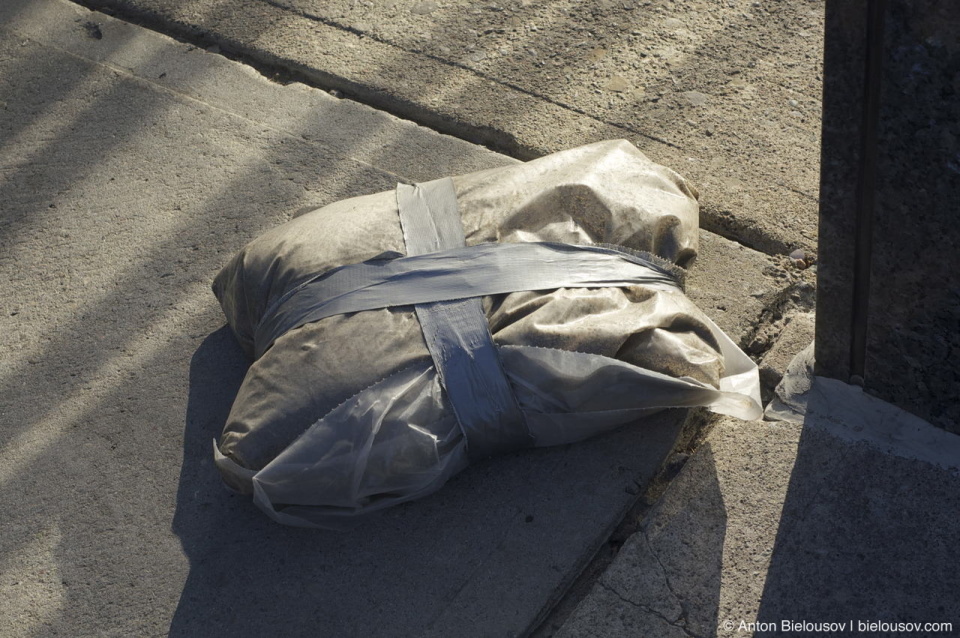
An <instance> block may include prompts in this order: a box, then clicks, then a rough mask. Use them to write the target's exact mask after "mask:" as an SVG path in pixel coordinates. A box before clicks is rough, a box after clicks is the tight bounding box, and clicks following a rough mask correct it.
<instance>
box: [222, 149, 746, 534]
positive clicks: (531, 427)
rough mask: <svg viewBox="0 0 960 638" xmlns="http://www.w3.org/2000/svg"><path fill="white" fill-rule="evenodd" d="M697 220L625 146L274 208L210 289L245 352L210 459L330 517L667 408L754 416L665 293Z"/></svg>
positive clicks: (274, 508) (707, 342) (690, 310)
mask: <svg viewBox="0 0 960 638" xmlns="http://www.w3.org/2000/svg"><path fill="white" fill-rule="evenodd" d="M697 235H698V205H697V194H696V192H695V191H694V190H693V188H692V187H691V186H690V185H688V184H687V182H686V181H685V180H684V179H683V178H682V177H680V176H679V175H677V174H676V173H675V172H673V171H671V170H669V169H667V168H664V167H662V166H658V165H657V164H654V163H652V162H651V161H650V160H648V159H647V158H646V157H645V156H644V155H643V154H641V153H640V152H639V151H638V150H637V149H636V148H634V147H633V146H632V145H631V144H629V143H628V142H625V141H611V142H601V143H596V144H590V145H588V146H584V147H580V148H576V149H572V150H569V151H564V152H560V153H556V154H553V155H549V156H546V157H543V158H541V159H537V160H534V161H531V162H527V163H524V164H517V165H512V166H506V167H503V168H496V169H491V170H486V171H481V172H477V173H471V174H469V175H463V176H459V177H453V178H445V179H441V180H437V181H433V182H427V183H424V184H418V185H404V184H401V185H398V187H397V189H396V190H395V191H389V192H384V193H377V194H375V195H366V196H362V197H355V198H352V199H348V200H344V201H340V202H336V203H334V204H331V205H329V206H325V207H323V208H320V209H318V210H314V211H312V212H309V213H306V214H304V215H301V216H299V217H296V218H294V219H292V220H291V221H289V222H287V223H285V224H282V225H280V226H278V227H276V228H274V229H272V230H270V231H268V232H266V233H264V234H263V235H261V236H260V237H258V238H257V239H255V240H254V241H252V242H250V243H249V244H248V245H247V246H246V247H245V248H243V249H242V250H241V251H240V252H239V253H238V254H237V255H236V256H235V257H234V258H233V259H232V260H231V261H230V263H228V264H227V265H226V266H225V267H224V268H223V270H222V271H221V272H220V273H219V274H218V275H217V277H216V279H215V281H214V284H213V289H214V292H215V294H216V296H217V298H218V299H219V301H220V304H221V306H222V308H223V311H224V313H225V314H226V317H227V321H228V322H229V324H230V327H231V328H232V329H233V332H234V333H235V334H236V336H237V339H238V340H239V341H240V343H241V345H242V346H243V347H244V349H245V350H246V351H247V352H248V353H249V354H250V356H251V357H252V358H253V359H254V361H253V364H252V365H251V366H250V369H249V371H248V372H247V375H246V378H245V379H244V381H243V384H242V386H241V387H240V390H239V393H238V394H237V397H236V400H235V401H234V404H233V408H232V410H231V412H230V416H229V418H228V420H227V423H226V426H225V428H224V431H223V436H222V437H221V439H220V442H219V444H218V445H215V449H214V456H215V459H216V463H217V466H218V467H219V469H220V471H221V473H222V475H223V478H224V480H225V481H226V483H227V484H228V485H229V486H231V487H233V488H234V489H236V490H239V491H241V492H244V493H251V494H253V498H254V501H255V502H256V504H257V505H258V506H259V507H260V508H262V509H263V510H264V511H265V512H266V513H267V514H269V515H270V516H271V517H272V518H274V519H276V520H277V521H279V522H281V523H287V524H292V525H308V526H320V527H342V526H343V525H344V523H347V522H349V521H352V520H355V519H356V518H357V517H358V516H360V515H363V514H366V513H369V512H374V511H377V510H381V509H383V508H385V507H388V506H391V505H394V504H397V503H400V502H403V501H409V500H411V499H415V498H419V497H421V496H424V495H426V494H429V493H431V492H433V491H435V490H437V489H438V488H440V487H441V486H442V485H443V484H444V482H445V481H447V480H448V479H449V478H450V477H451V476H453V475H454V474H456V473H457V472H459V471H461V470H462V469H464V468H465V467H466V466H467V465H468V464H469V463H470V461H471V460H473V459H477V458H482V457H487V456H490V455H493V454H497V453H502V452H507V451H511V450H517V449H521V448H525V447H533V446H547V445H557V444H563V443H571V442H574V441H579V440H582V439H585V438H587V437H590V436H593V435H596V434H598V433H601V432H605V431H609V430H612V429H614V428H617V427H619V426H622V425H625V424H628V423H632V424H636V426H637V427H642V424H643V422H644V417H647V416H649V415H651V414H653V413H655V412H658V411H661V410H664V409H667V408H689V407H697V406H705V407H707V408H709V409H710V410H712V411H714V412H718V413H722V414H728V415H733V416H738V417H741V418H745V419H755V418H758V417H759V416H760V414H761V408H760V401H759V383H758V379H757V370H756V366H755V365H754V364H753V363H752V362H751V361H750V359H748V358H747V357H746V356H745V355H744V354H743V353H742V352H741V351H740V350H739V349H738V348H737V347H736V345H735V344H734V343H733V342H731V341H730V339H729V338H727V337H726V336H725V335H724V334H723V333H722V332H721V331H720V330H719V329H718V328H717V326H716V325H715V324H714V323H713V322H712V321H710V319H708V318H707V317H706V316H705V315H704V314H703V313H702V312H701V311H700V310H699V309H698V308H697V307H696V306H695V305H694V304H693V303H691V301H690V300H689V299H687V297H686V296H685V295H684V293H683V275H684V271H683V269H682V268H681V266H686V265H688V264H689V263H690V262H691V261H692V260H693V258H694V257H695V256H696V251H697Z"/></svg>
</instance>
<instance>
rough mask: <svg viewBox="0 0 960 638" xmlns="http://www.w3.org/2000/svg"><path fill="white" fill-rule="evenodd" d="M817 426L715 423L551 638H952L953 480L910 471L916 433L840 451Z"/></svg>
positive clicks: (957, 487)
mask: <svg viewBox="0 0 960 638" xmlns="http://www.w3.org/2000/svg"><path fill="white" fill-rule="evenodd" d="M890 407H891V406H887V408H888V409H889V408H890ZM833 414H834V415H836V412H833ZM883 415H884V416H885V418H889V416H890V415H889V412H884V413H883ZM831 420H835V418H834V419H831V417H830V416H829V415H823V416H821V417H818V418H814V419H809V420H807V421H806V422H804V423H788V422H782V421H777V422H769V421H756V422H741V421H736V420H733V419H728V418H720V419H717V422H716V424H715V426H714V428H713V430H712V431H711V432H710V434H709V436H708V438H707V441H706V443H705V444H704V445H703V446H702V447H701V448H700V449H699V450H698V451H697V452H696V453H695V454H694V455H693V456H692V457H691V459H690V460H689V461H688V462H687V464H686V465H685V466H684V468H683V470H682V472H681V473H680V475H679V476H678V477H677V478H676V479H675V480H674V481H673V483H671V484H670V487H669V488H668V489H667V492H666V493H665V494H664V496H663V498H662V499H661V500H660V501H659V502H658V503H657V505H656V506H655V507H654V509H653V510H651V512H650V513H649V514H648V515H647V516H646V518H645V519H644V520H643V522H642V526H641V530H640V532H638V533H637V534H635V535H634V536H632V537H631V538H630V539H629V540H628V541H627V542H626V544H625V545H624V546H623V548H622V549H621V551H620V553H619V554H618V555H617V557H616V558H615V559H614V561H613V563H612V564H611V566H610V568H609V569H608V570H607V571H606V572H605V573H604V574H603V575H602V576H601V577H600V578H599V580H598V581H597V583H596V585H595V586H594V589H593V591H592V592H591V593H590V594H589V595H588V596H587V598H585V599H584V600H583V601H582V602H581V604H580V606H579V607H578V608H577V610H576V611H575V612H574V613H573V614H572V615H571V616H570V617H569V618H568V619H567V621H566V623H564V624H563V625H562V627H553V628H552V629H553V630H554V631H555V634H554V635H556V636H558V637H564V638H570V637H580V636H602V637H603V638H613V637H618V636H677V637H689V636H697V637H704V638H705V637H707V636H736V635H746V636H774V635H777V636H780V635H797V636H800V635H922V636H936V635H957V633H960V601H958V598H957V596H956V591H957V589H958V587H960V574H958V573H957V570H956V565H957V564H958V562H960V549H958V547H957V544H956V543H955V542H954V540H955V539H956V537H957V534H958V533H960V518H958V517H957V512H960V473H958V470H957V467H956V466H955V465H954V467H953V468H952V469H949V467H948V466H944V465H941V464H935V463H932V462H928V461H925V460H918V458H917V457H920V456H923V455H921V454H919V453H918V450H919V449H920V447H923V446H927V447H930V446H929V445H926V443H924V438H923V433H919V434H915V433H911V436H910V438H909V440H905V439H901V440H900V441H899V442H896V441H894V440H893V439H888V440H886V441H885V442H883V443H882V444H880V443H879V442H877V441H864V440H853V439H852V438H851V437H849V436H839V435H838V432H839V431H838V430H835V429H834V428H835V427H836V426H835V424H830V421H831ZM923 427H924V428H925V430H929V431H930V433H929V434H930V435H931V436H932V435H939V436H940V437H945V436H950V435H947V434H945V433H942V432H940V431H938V430H937V428H934V427H933V426H931V425H930V424H923ZM861 430H863V427H862V426H861ZM911 444H912V446H913V447H911ZM918 446H919V447H918ZM939 447H942V446H939ZM954 448H960V441H955V442H954ZM930 453H931V454H933V455H934V456H936V455H937V454H939V450H930ZM955 453H956V452H955ZM939 456H940V457H941V458H942V457H943V455H942V454H939ZM928 458H934V457H932V456H930V457H928ZM784 620H788V621H794V622H804V621H806V622H810V623H825V622H837V623H844V622H846V623H850V622H851V621H852V622H854V623H858V622H859V621H864V622H870V621H880V622H894V623H895V622H920V623H928V622H929V623H933V622H949V623H953V624H952V628H951V629H950V630H949V631H933V630H932V628H928V630H919V631H913V632H907V633H902V634H897V633H895V632H889V631H888V632H873V633H870V632H865V631H860V630H856V629H855V630H850V629H849V624H848V625H847V629H844V630H838V631H834V632H817V631H813V630H806V631H802V630H801V631H792V632H791V631H784V630H783V625H782V622H783V621H784ZM758 622H759V623H764V625H762V626H760V629H761V630H759V631H756V629H757V628H758V625H756V624H753V625H751V623H758ZM767 623H769V625H767ZM764 628H766V629H765V630H764ZM544 635H550V633H545V634H544Z"/></svg>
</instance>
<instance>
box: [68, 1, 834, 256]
mask: <svg viewBox="0 0 960 638" xmlns="http://www.w3.org/2000/svg"><path fill="white" fill-rule="evenodd" d="M83 4H86V5H87V6H90V7H93V8H100V9H106V8H109V9H111V10H115V11H117V12H118V13H119V14H120V15H123V16H126V17H129V18H133V19H137V20H143V21H145V22H146V23H147V24H148V25H150V26H156V27H157V28H158V29H160V30H161V31H164V32H170V33H176V34H178V35H183V36H187V37H190V38H194V39H197V41H200V42H203V43H204V46H206V45H209V44H216V45H218V46H219V47H221V48H222V49H223V50H225V51H232V52H236V53H238V54H240V55H242V56H244V57H245V58H247V59H253V60H257V61H259V62H261V63H264V64H268V65H272V66H276V67H279V68H282V69H284V70H287V71H291V72H293V73H295V74H297V75H298V76H299V77H304V78H306V79H308V80H309V81H310V82H311V83H314V84H316V85H317V86H322V87H325V88H329V89H338V90H340V91H343V92H344V93H345V94H346V95H347V96H348V97H355V98H356V99H358V100H359V101H361V102H364V103H366V104H371V105H374V106H377V107H380V108H385V109H388V110H390V111H391V112H393V113H396V114H399V115H401V116H403V117H406V118H409V119H412V120H414V121H417V122H421V123H424V124H426V125H428V126H431V127H433V128H435V129H437V130H441V131H444V132H447V133H451V134H454V135H456V136H458V137H461V138H463V139H468V140H470V141H474V142H477V143H481V144H487V145H491V146H492V147H493V148H495V149H497V150H500V151H502V152H505V153H507V154H508V155H511V156H513V157H516V158H520V159H530V158H532V157H534V156H539V155H543V154H546V153H550V152H554V151H558V150H562V149H565V148H571V147H574V146H579V145H581V144H584V143H587V142H594V141H598V140H603V139H617V138H626V139H629V140H630V141H631V142H633V143H635V144H636V145H637V146H638V147H639V148H640V149H641V150H642V151H644V152H645V153H647V154H648V155H649V156H650V157H651V158H653V159H654V161H657V162H660V163H661V164H665V165H667V166H671V167H673V168H674V169H676V170H678V171H680V172H681V173H683V174H684V175H686V176H687V177H689V178H690V179H692V180H694V182H695V183H696V184H697V186H698V188H700V189H701V192H702V195H703V197H702V225H703V227H704V228H706V229H708V230H712V231H714V232H719V233H721V234H723V235H724V236H727V237H732V238H734V239H736V240H738V241H740V242H741V243H744V244H745V245H747V246H751V247H753V248H756V249H758V250H762V251H764V252H767V253H771V254H773V253H779V254H787V253H789V252H791V250H792V249H795V248H803V249H805V250H808V251H815V250H816V245H817V192H818V184H819V171H818V167H819V159H820V155H819V138H820V92H821V75H820V66H821V61H822V49H823V36H822V34H823V15H824V13H823V3H822V0H813V1H810V0H804V1H802V2H799V1H798V2H780V3H769V2H756V1H753V0H726V1H725V2H716V1H714V0H669V1H668V0H591V1H590V2H579V1H577V0H551V1H550V2H532V1H531V0H503V1H498V2H482V3H480V2H467V1H464V0H437V1H434V0H428V1H423V0H388V1H386V2H379V1H378V2H354V1H353V0H216V1H214V0H83Z"/></svg>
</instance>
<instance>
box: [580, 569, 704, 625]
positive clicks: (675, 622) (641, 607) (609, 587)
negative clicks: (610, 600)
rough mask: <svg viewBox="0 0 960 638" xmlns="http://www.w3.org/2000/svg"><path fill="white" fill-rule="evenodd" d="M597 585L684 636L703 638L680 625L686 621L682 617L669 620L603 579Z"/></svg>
mask: <svg viewBox="0 0 960 638" xmlns="http://www.w3.org/2000/svg"><path fill="white" fill-rule="evenodd" d="M597 584H598V585H600V587H602V588H603V589H605V590H607V591H608V592H610V593H611V594H613V595H614V596H616V597H617V598H619V599H620V600H622V601H623V602H625V603H627V604H628V605H631V606H633V607H636V608H637V609H639V610H640V611H642V612H644V613H646V614H650V615H652V616H656V617H657V618H659V619H660V620H662V621H663V622H665V623H666V624H668V625H670V626H671V627H676V628H677V629H679V630H680V631H682V632H683V633H684V634H686V635H687V636H690V638H702V637H701V636H698V635H697V634H695V633H693V632H691V631H690V630H689V629H687V628H686V627H685V626H684V625H682V624H680V622H685V619H684V618H683V616H681V617H680V618H678V619H677V620H670V619H669V618H667V616H665V615H664V614H663V612H660V611H657V610H656V609H654V608H653V607H650V606H648V605H644V604H643V603H638V602H637V601H635V600H631V599H630V598H627V597H626V596H624V595H623V594H621V593H620V592H619V591H617V589H616V588H615V587H613V586H612V585H608V584H607V583H605V582H603V579H602V578H601V579H599V580H597Z"/></svg>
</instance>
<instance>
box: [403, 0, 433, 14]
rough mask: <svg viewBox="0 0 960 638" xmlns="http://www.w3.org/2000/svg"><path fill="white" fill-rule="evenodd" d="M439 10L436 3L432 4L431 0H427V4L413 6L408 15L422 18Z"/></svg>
mask: <svg viewBox="0 0 960 638" xmlns="http://www.w3.org/2000/svg"><path fill="white" fill-rule="evenodd" d="M439 8H440V6H439V5H438V4H437V3H436V2H433V1H432V0H427V2H418V3H417V4H415V5H413V8H412V9H410V13H412V14H414V15H418V16H423V15H427V14H428V13H433V12H434V11H436V10H437V9H439Z"/></svg>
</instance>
